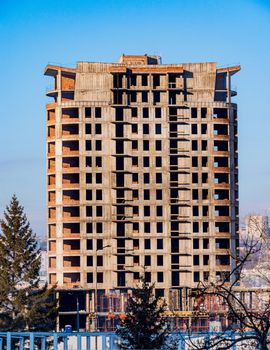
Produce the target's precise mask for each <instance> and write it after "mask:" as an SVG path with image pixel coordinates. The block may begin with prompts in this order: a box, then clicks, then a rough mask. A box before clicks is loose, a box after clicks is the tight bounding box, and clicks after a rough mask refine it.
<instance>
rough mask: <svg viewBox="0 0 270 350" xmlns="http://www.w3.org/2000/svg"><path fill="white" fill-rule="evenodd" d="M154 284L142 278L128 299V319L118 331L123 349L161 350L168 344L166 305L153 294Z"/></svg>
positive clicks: (126, 318)
mask: <svg viewBox="0 0 270 350" xmlns="http://www.w3.org/2000/svg"><path fill="white" fill-rule="evenodd" d="M153 290H154V284H149V283H147V282H146V281H145V278H141V286H138V288H134V289H133V291H132V296H131V297H130V298H129V299H128V305H127V310H126V317H125V318H124V320H123V321H122V322H121V324H120V326H118V328H117V330H116V334H117V335H118V336H119V337H120V338H121V340H122V343H121V347H122V348H123V349H160V348H161V347H162V346H163V345H164V344H165V343H166V338H167V334H166V318H165V317H164V316H163V315H162V314H163V313H164V311H165V309H166V304H165V302H164V301H163V300H162V299H161V298H156V297H155V296H154V294H153Z"/></svg>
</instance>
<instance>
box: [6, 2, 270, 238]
mask: <svg viewBox="0 0 270 350" xmlns="http://www.w3.org/2000/svg"><path fill="white" fill-rule="evenodd" d="M0 43H1V44H0V45H1V46H0V73H1V74H0V77H1V83H0V96H1V97H0V98H1V111H0V116H1V119H0V121H1V125H0V213H2V212H3V210H4V207H5V205H6V204H7V203H8V202H9V200H10V198H11V196H12V194H13V193H16V194H17V196H18V198H19V200H20V201H21V202H22V204H23V205H24V206H25V209H26V212H27V215H28V218H29V219H30V221H31V224H32V227H33V228H34V230H35V232H36V233H37V234H39V235H43V234H44V233H45V231H46V210H45V205H46V191H45V184H46V178H45V170H46V169H45V131H46V129H45V103H46V102H47V101H49V99H48V98H46V97H45V91H46V87H47V86H49V85H50V81H49V80H48V78H47V77H44V76H43V70H44V67H45V66H46V64H48V63H53V64H60V65H65V66H71V67H72V66H75V63H76V61H77V60H85V61H109V62H110V61H111V62H115V61H116V60H117V59H118V56H119V55H120V54H122V53H126V54H145V53H148V54H159V55H161V56H162V60H163V63H178V62H179V63H180V62H200V61H216V62H218V64H219V65H221V66H224V65H232V64H238V63H240V64H241V66H242V70H241V72H240V73H238V74H237V75H235V76H234V77H233V78H234V79H233V80H234V81H233V86H237V90H238V94H239V96H238V97H237V98H236V101H237V103H238V104H239V160H240V211H241V214H242V215H244V214H246V213H250V212H261V213H264V212H266V211H268V210H269V208H270V186H269V179H270V156H269V155H270V143H269V131H270V122H269V118H270V113H269V111H270V106H269V104H270V1H269V0H266V1H263V0H261V1H260V0H233V1H232V0H223V1H221V0H212V1H211V0H133V1H131V0H76V1H75V0H72V1H71V0H64V1H60V0H46V1H45V0H23V1H22V0H13V1H8V0H0Z"/></svg>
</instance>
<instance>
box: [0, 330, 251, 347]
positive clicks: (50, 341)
mask: <svg viewBox="0 0 270 350" xmlns="http://www.w3.org/2000/svg"><path fill="white" fill-rule="evenodd" d="M217 334H219V333H218V332H215V333H214V332H206V333H192V334H187V333H183V332H172V333H170V335H171V339H172V340H175V339H178V340H179V342H178V345H175V346H176V348H177V350H187V349H190V347H189V346H187V344H188V343H189V340H193V341H196V338H204V341H205V340H206V341H207V340H208V342H210V341H211V338H212V337H213V336H215V335H217ZM252 334H253V335H254V333H252V332H245V335H252ZM220 335H226V336H227V337H230V339H234V338H235V337H236V338H237V337H238V334H237V333H233V332H231V333H230V332H228V333H220ZM239 336H240V337H241V335H240V334H239ZM15 343H16V344H17V345H16V349H19V350H23V349H24V348H25V346H26V345H27V346H28V347H27V349H30V350H48V349H50V350H74V349H76V350H116V349H119V347H118V345H119V339H118V338H117V336H116V335H115V333H112V332H70V333H66V332H58V333H57V332H50V333H45V332H34V333H32V332H17V333H16V332H7V333H4V332H0V350H4V349H5V350H14V344H15ZM12 346H13V348H12ZM238 349H240V346H238V345H233V346H232V350H238Z"/></svg>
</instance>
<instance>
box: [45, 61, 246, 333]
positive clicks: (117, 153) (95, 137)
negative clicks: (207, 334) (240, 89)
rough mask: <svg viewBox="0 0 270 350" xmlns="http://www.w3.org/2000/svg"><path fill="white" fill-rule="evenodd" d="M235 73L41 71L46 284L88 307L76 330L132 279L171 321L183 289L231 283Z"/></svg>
mask: <svg viewBox="0 0 270 350" xmlns="http://www.w3.org/2000/svg"><path fill="white" fill-rule="evenodd" d="M239 70H240V67H239V66H234V67H226V68H217V66H216V63H212V62H207V63H188V64H182V63H181V64H161V63H160V57H157V56H148V55H143V56H129V55H122V56H121V57H120V60H119V62H118V63H99V62H94V63H92V62H78V63H77V66H76V68H65V67H60V66H53V65H48V66H47V67H46V69H45V75H47V76H51V77H52V78H53V82H54V85H53V86H52V87H51V89H49V91H48V92H47V96H49V97H51V98H52V99H53V102H50V103H48V104H47V106H46V113H47V194H48V259H49V265H48V277H49V283H50V284H54V283H56V282H57V283H58V289H59V290H61V289H62V290H63V291H66V292H67V293H70V290H71V291H73V292H74V291H82V292H81V295H83V297H84V298H85V296H86V298H85V299H84V301H83V302H82V305H81V306H80V307H81V308H83V310H84V311H85V312H84V314H83V317H84V320H85V324H86V326H85V328H88V325H89V323H90V322H89V320H88V319H89V317H91V312H93V311H94V312H97V305H96V304H97V300H99V299H98V295H101V294H102V293H103V294H106V293H109V292H112V291H116V293H118V295H121V294H123V293H126V292H128V290H129V289H130V288H132V287H134V286H135V285H136V284H137V283H138V281H139V277H140V275H142V274H144V276H145V278H146V280H147V281H148V282H151V283H152V282H155V291H156V294H157V295H160V296H164V297H165V298H166V299H167V300H172V296H173V297H174V299H173V300H174V301H173V302H175V303H176V305H177V307H178V308H179V309H181V308H183V305H182V304H181V303H182V302H181V300H182V299H181V298H182V296H183V295H184V294H185V293H186V290H187V288H194V287H196V286H197V285H198V282H199V281H209V280H210V279H212V280H216V279H224V278H226V277H227V276H228V275H229V273H230V271H231V268H232V264H233V261H231V260H230V254H229V252H232V253H235V250H236V246H237V232H238V151H237V105H236V104H235V103H233V102H232V99H233V97H234V96H235V95H236V92H235V91H234V90H233V89H232V88H231V77H232V75H234V74H235V73H236V72H238V71H239ZM175 296H176V297H175ZM175 298H176V299H175ZM175 300H176V301H175ZM74 307H75V308H76V306H75V305H74ZM89 315H90V316H89ZM63 322H64V321H63Z"/></svg>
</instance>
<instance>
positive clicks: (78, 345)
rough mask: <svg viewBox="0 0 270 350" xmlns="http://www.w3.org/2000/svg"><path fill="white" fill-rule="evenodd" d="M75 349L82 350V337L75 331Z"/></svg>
mask: <svg viewBox="0 0 270 350" xmlns="http://www.w3.org/2000/svg"><path fill="white" fill-rule="evenodd" d="M76 336H77V350H82V338H81V335H80V334H78V333H77V335H76Z"/></svg>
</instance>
